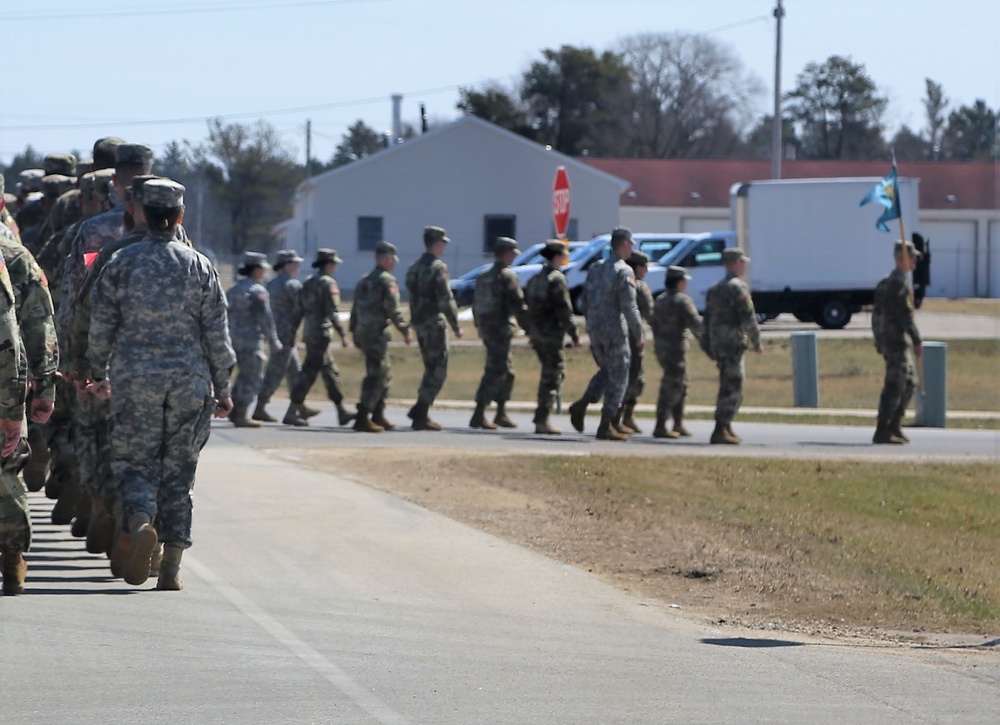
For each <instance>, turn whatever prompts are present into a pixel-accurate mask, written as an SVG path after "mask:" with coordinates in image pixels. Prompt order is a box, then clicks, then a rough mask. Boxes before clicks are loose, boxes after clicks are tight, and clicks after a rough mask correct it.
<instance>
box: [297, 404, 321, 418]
mask: <svg viewBox="0 0 1000 725" xmlns="http://www.w3.org/2000/svg"><path fill="white" fill-rule="evenodd" d="M322 412H323V411H322V410H320V409H319V408H310V407H309V406H308V405H306V404H305V403H299V417H301V418H315V417H316V416H317V415H319V414H320V413H322Z"/></svg>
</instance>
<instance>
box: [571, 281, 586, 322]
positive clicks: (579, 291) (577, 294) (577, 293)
mask: <svg viewBox="0 0 1000 725" xmlns="http://www.w3.org/2000/svg"><path fill="white" fill-rule="evenodd" d="M582 297H583V287H582V286H580V287H577V288H576V289H573V290H570V291H569V302H570V305H572V307H573V314H576V315H582V314H583V310H582V309H580V299H581V298H582Z"/></svg>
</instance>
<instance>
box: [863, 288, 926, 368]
mask: <svg viewBox="0 0 1000 725" xmlns="http://www.w3.org/2000/svg"><path fill="white" fill-rule="evenodd" d="M872 332H873V333H874V334H875V347H877V348H878V349H879V350H880V351H882V352H884V353H885V352H902V351H903V350H905V349H906V348H907V345H908V341H907V339H906V338H907V336H909V338H910V341H912V342H913V344H914V345H919V344H920V332H919V331H918V330H917V324H916V322H914V320H913V303H912V302H911V298H910V288H909V284H908V283H907V280H906V275H905V274H904V273H903V272H901V271H899V270H898V269H894V270H893V271H892V272H890V273H889V274H888V275H886V276H885V277H883V278H882V279H881V280H880V281H879V283H878V284H877V285H876V286H875V303H874V306H873V308H872Z"/></svg>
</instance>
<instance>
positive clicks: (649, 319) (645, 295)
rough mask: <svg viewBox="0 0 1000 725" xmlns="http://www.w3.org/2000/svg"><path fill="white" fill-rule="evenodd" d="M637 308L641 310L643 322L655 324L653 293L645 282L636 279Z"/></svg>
mask: <svg viewBox="0 0 1000 725" xmlns="http://www.w3.org/2000/svg"><path fill="white" fill-rule="evenodd" d="M635 306H636V307H637V308H638V309H639V317H641V318H642V321H643V322H645V323H647V324H649V325H652V324H653V292H652V290H650V289H649V285H648V284H646V281H645V280H642V279H639V278H638V277H636V278H635Z"/></svg>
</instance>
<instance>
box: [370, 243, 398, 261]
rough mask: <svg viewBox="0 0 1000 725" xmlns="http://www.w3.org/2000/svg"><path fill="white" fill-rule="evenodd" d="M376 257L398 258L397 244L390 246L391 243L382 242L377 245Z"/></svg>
mask: <svg viewBox="0 0 1000 725" xmlns="http://www.w3.org/2000/svg"><path fill="white" fill-rule="evenodd" d="M375 256H376V257H388V256H393V257H397V258H398V257H399V254H398V253H397V251H396V245H395V244H390V243H389V242H387V241H385V240H382V241H381V242H379V243H378V244H376V245H375Z"/></svg>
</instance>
